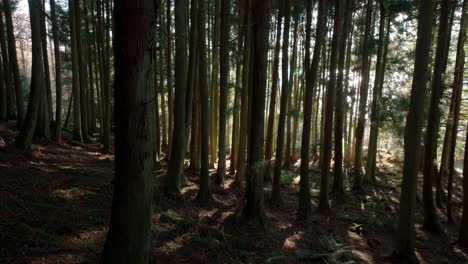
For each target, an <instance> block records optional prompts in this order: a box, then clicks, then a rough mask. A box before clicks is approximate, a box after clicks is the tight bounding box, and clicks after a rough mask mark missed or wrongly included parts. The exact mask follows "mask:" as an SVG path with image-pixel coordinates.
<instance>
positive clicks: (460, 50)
mask: <svg viewBox="0 0 468 264" xmlns="http://www.w3.org/2000/svg"><path fill="white" fill-rule="evenodd" d="M467 5H468V3H467V0H464V1H463V9H462V18H461V22H460V32H459V36H458V44H457V57H456V62H455V73H454V80H453V90H454V92H455V93H456V102H455V109H454V114H453V127H452V138H451V140H450V146H449V147H450V155H449V177H448V188H447V191H448V192H447V218H448V220H449V221H450V222H453V219H452V193H453V191H452V189H453V177H454V174H455V147H456V144H457V135H458V123H459V122H460V108H461V101H462V93H463V76H464V75H463V73H464V72H465V60H466V53H465V49H464V47H465V43H466V33H467V28H468V21H467V15H468V14H467V12H468V10H467V9H468V6H467ZM465 160H466V159H465ZM464 168H465V167H464ZM463 182H464V183H463V184H464V185H463V186H466V184H465V182H466V177H463ZM464 190H465V191H464V195H465V196H464V197H465V198H464V208H467V207H466V203H467V202H466V201H467V199H466V197H467V196H466V193H467V190H468V188H464ZM466 218H467V217H466V216H465V219H466ZM465 219H464V222H462V224H461V225H465V226H467V225H466V223H467V222H468V220H465ZM466 241H468V239H467V240H466ZM467 244H468V243H467Z"/></svg>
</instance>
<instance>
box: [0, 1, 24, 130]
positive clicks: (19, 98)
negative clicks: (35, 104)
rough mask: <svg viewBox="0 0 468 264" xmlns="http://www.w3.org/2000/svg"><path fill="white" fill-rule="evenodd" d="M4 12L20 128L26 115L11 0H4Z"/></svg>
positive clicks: (18, 125)
mask: <svg viewBox="0 0 468 264" xmlns="http://www.w3.org/2000/svg"><path fill="white" fill-rule="evenodd" d="M3 11H4V12H5V22H6V31H7V41H8V56H9V63H10V65H11V70H12V72H13V81H14V84H15V95H16V110H17V111H18V116H17V119H18V123H17V124H16V125H17V127H18V128H20V127H21V125H22V123H23V119H24V117H25V116H24V115H25V110H24V98H23V97H24V95H23V89H22V88H23V87H22V86H21V76H20V73H19V66H18V59H17V55H16V40H15V34H14V30H13V18H12V14H11V13H12V6H11V0H3Z"/></svg>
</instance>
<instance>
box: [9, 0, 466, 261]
mask: <svg viewBox="0 0 468 264" xmlns="http://www.w3.org/2000/svg"><path fill="white" fill-rule="evenodd" d="M20 2H21V1H20ZM0 4H1V5H2V6H1V8H0V9H1V14H0V50H1V54H2V56H1V57H0V119H1V120H3V121H8V120H10V121H11V120H14V121H16V123H15V124H16V128H17V134H16V138H15V146H16V148H17V149H19V150H21V151H26V152H27V151H31V148H32V147H33V144H34V143H35V142H36V140H45V141H46V142H48V143H50V144H55V143H56V142H61V141H63V140H70V141H72V142H75V143H76V144H81V145H86V144H91V143H98V144H100V146H101V152H102V153H103V154H110V155H115V176H114V180H113V199H112V208H111V217H110V222H109V229H108V232H107V238H106V240H105V243H104V249H103V251H102V256H101V263H148V261H149V259H150V253H149V252H150V248H151V241H150V238H151V232H152V214H153V202H154V201H153V196H154V193H153V192H154V190H153V185H154V181H155V178H154V177H153V176H154V175H153V172H154V170H155V168H161V167H163V168H165V170H166V173H165V175H164V177H163V180H160V179H158V181H157V182H156V184H157V185H161V186H163V188H162V189H161V190H163V191H162V192H163V194H162V195H163V196H164V199H169V200H174V201H176V202H177V203H184V202H186V201H184V199H183V195H182V193H183V189H184V186H185V185H186V182H187V181H188V179H187V176H186V174H187V173H192V174H195V175H197V177H198V181H197V184H198V189H197V196H196V199H197V202H198V204H199V206H201V207H204V206H210V205H212V204H213V200H214V198H213V196H212V192H213V189H219V188H221V189H226V191H228V192H229V191H231V190H232V189H235V190H237V191H239V192H240V193H241V195H239V196H238V199H239V201H240V203H241V204H242V209H241V210H240V211H239V212H238V215H237V219H236V220H235V221H239V223H240V224H245V223H249V224H255V225H259V226H261V227H264V228H266V229H268V222H269V216H268V215H269V214H267V212H266V211H267V209H268V208H271V207H272V208H281V204H283V202H284V199H285V198H284V197H283V193H284V190H283V188H284V184H283V182H284V181H285V180H287V179H288V178H289V177H291V176H290V173H297V174H298V179H297V180H298V182H297V183H298V185H299V186H298V188H297V195H298V201H297V203H298V204H297V208H295V209H294V212H295V214H296V215H295V217H296V218H297V219H298V222H299V223H304V222H305V223H307V221H308V220H310V218H311V215H313V214H320V215H322V216H323V219H326V218H327V216H328V215H330V214H331V213H333V211H334V210H335V208H336V207H337V206H342V205H346V203H347V197H349V196H360V195H366V194H367V193H368V192H369V186H379V187H382V188H388V186H387V185H386V183H384V182H383V181H382V177H383V175H384V174H385V172H384V171H383V170H381V168H382V166H383V165H382V164H383V163H384V162H389V161H384V159H383V158H382V157H383V156H385V155H387V154H389V153H390V154H391V156H392V159H391V160H393V162H394V163H395V164H396V165H395V166H399V167H401V168H402V173H401V174H399V175H397V176H396V177H397V181H398V184H397V185H396V188H398V190H399V191H401V192H400V199H399V210H398V213H399V214H398V216H395V218H397V219H398V221H397V226H395V230H396V231H395V241H396V244H395V248H394V251H393V252H394V255H393V257H394V258H395V259H396V261H397V262H396V263H418V258H417V256H416V254H415V240H416V234H415V224H419V223H418V222H417V220H416V217H415V212H416V210H417V208H419V207H420V208H421V209H422V211H423V219H424V220H423V222H422V223H420V224H422V225H423V227H424V229H425V230H428V231H429V232H432V233H434V234H442V233H444V232H445V231H444V230H443V227H442V225H443V224H442V223H445V222H449V223H451V224H454V225H457V229H459V234H458V240H457V243H458V244H459V245H460V246H461V247H464V248H467V247H468V156H467V155H468V151H467V149H466V144H468V129H467V121H468V118H467V113H468V105H467V104H466V100H467V98H468V97H467V87H468V74H467V73H468V70H467V69H466V68H467V67H465V62H466V60H467V56H466V51H467V50H468V44H467V28H468V17H467V15H468V0H437V1H436V0H419V1H411V0H366V1H356V0H294V1H288V0H190V1H181V0H132V1H129V0H114V1H111V0H68V1H62V0H50V1H46V0H28V7H29V21H30V27H29V29H28V30H29V33H30V34H29V35H30V40H28V41H29V45H30V46H29V47H27V49H26V51H25V48H24V47H22V46H20V44H19V43H20V41H19V40H18V36H19V34H18V31H19V29H18V28H16V27H18V25H19V22H18V19H17V17H16V16H15V12H17V6H18V5H19V4H20V3H18V2H17V1H15V0H2V1H1V2H0ZM21 30H22V29H21ZM15 38H16V39H15ZM24 52H27V53H28V54H30V63H29V65H30V69H28V68H24V67H22V66H21V64H20V63H21V61H24V60H25V59H24V55H21V53H24ZM0 155H1V154H0ZM315 174H316V175H319V177H318V178H312V176H311V175H315ZM460 175H461V176H462V178H463V179H462V182H463V184H462V186H457V184H456V182H457V181H456V180H455V179H457V177H458V178H459V177H460ZM312 185H316V186H319V187H318V190H319V193H318V194H317V195H315V194H312V193H311V186H312ZM457 189H462V190H463V191H464V192H463V195H464V196H463V197H464V199H463V203H462V205H461V207H462V210H460V212H462V216H461V220H457V219H458V218H459V217H458V213H459V211H458V210H455V209H454V204H455V202H454V200H453V197H454V192H455V190H457ZM158 190H159V189H158Z"/></svg>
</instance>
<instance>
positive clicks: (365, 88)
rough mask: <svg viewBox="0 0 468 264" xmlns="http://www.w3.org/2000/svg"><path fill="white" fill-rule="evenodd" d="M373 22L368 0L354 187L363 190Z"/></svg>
mask: <svg viewBox="0 0 468 264" xmlns="http://www.w3.org/2000/svg"><path fill="white" fill-rule="evenodd" d="M371 24H372V0H368V1H367V5H366V26H365V29H364V38H363V54H362V68H361V70H362V71H361V78H362V80H361V85H360V87H359V94H360V95H359V114H358V116H357V126H356V135H355V137H356V145H355V154H354V175H355V180H354V185H353V189H355V190H357V191H360V190H362V183H363V180H364V179H363V175H362V143H363V140H364V129H365V125H366V108H367V96H368V93H369V67H370V59H369V45H368V42H369V35H370V30H371Z"/></svg>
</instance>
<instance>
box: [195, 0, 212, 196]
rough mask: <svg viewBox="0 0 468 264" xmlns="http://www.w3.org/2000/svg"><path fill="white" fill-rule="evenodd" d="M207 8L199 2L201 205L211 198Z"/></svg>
mask: <svg viewBox="0 0 468 264" xmlns="http://www.w3.org/2000/svg"><path fill="white" fill-rule="evenodd" d="M205 21H206V7H205V0H198V34H199V39H200V41H199V42H198V43H199V44H198V45H199V47H198V50H199V54H200V57H199V59H200V64H199V91H200V93H199V94H200V103H201V123H200V125H201V142H200V148H201V157H200V159H201V172H200V188H199V189H198V196H197V198H198V200H199V201H200V203H201V204H206V203H207V202H208V200H209V199H210V198H211V193H210V175H209V173H210V172H209V155H210V150H209V144H210V110H209V105H208V96H209V95H208V80H207V77H208V69H207V67H208V64H207V61H206V53H207V52H206V31H205Z"/></svg>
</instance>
